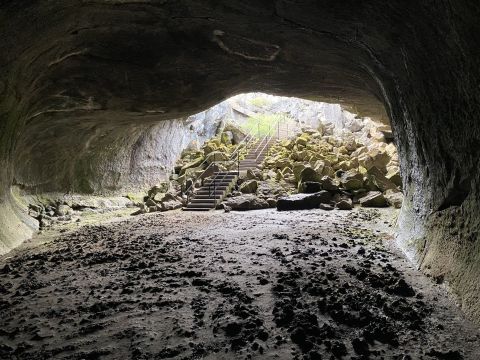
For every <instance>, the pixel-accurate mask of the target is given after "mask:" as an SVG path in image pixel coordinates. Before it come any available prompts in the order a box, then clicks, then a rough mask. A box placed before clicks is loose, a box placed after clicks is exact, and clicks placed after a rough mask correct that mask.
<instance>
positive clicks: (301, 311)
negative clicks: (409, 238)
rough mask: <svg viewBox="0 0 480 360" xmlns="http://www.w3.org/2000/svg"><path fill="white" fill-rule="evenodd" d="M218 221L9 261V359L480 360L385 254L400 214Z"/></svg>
mask: <svg viewBox="0 0 480 360" xmlns="http://www.w3.org/2000/svg"><path fill="white" fill-rule="evenodd" d="M388 211H391V210H388ZM214 214H215V216H213V213H202V214H192V213H184V212H171V213H165V214H159V213H156V214H152V215H145V216H141V217H136V218H132V219H129V220H127V221H122V222H117V223H111V224H106V225H98V226H87V227H83V228H81V229H79V230H77V231H75V232H72V233H66V234H62V235H61V236H59V237H58V239H56V240H55V241H53V242H51V243H48V244H41V245H39V246H37V247H33V248H32V247H31V246H30V247H28V248H26V249H24V250H20V251H16V252H13V253H11V254H9V255H7V256H4V257H3V258H0V272H1V274H0V295H1V298H0V359H170V358H175V359H250V358H253V359H330V358H331V357H338V358H342V357H343V358H345V359H362V358H365V359H366V358H373V359H375V358H385V359H462V358H464V359H480V345H479V344H480V333H479V331H478V330H477V329H475V327H474V326H473V325H472V324H470V323H469V322H468V321H466V320H464V319H463V318H462V315H461V314H460V312H459V311H458V310H457V309H456V308H455V306H453V304H452V302H451V301H450V300H449V299H448V297H447V296H446V293H445V291H444V289H443V288H442V287H441V286H440V285H436V284H433V283H432V282H431V281H430V280H429V279H427V278H425V277H424V276H422V275H421V274H420V273H419V272H417V271H416V270H414V269H413V268H412V267H411V266H410V265H409V264H408V263H407V262H406V261H405V260H404V259H403V258H402V257H401V256H400V255H398V254H396V253H395V252H394V251H391V250H387V248H388V246H385V244H384V242H388V241H389V240H388V239H391V236H390V235H389V232H390V231H391V230H390V229H391V228H389V227H388V226H387V225H386V224H385V222H386V221H385V219H386V216H391V215H392V213H391V212H387V213H380V212H379V211H376V210H370V211H365V210H358V209H357V210H355V211H353V212H339V211H333V212H326V211H322V210H311V211H301V212H283V213H279V212H276V211H274V210H261V211H254V212H247V213H238V212H231V213H223V212H219V211H218V212H215V213H214ZM379 214H382V215H381V216H380V215H379Z"/></svg>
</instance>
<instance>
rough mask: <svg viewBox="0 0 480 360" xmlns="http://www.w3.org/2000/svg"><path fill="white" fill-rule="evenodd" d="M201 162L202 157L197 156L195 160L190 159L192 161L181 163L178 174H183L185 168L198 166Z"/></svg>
mask: <svg viewBox="0 0 480 360" xmlns="http://www.w3.org/2000/svg"><path fill="white" fill-rule="evenodd" d="M202 162H203V157H198V158H196V159H195V160H192V161H190V162H188V163H186V164H185V165H183V166H182V168H181V169H180V173H179V175H183V174H185V172H186V171H187V169H190V168H196V167H199V166H200V165H201V164H202Z"/></svg>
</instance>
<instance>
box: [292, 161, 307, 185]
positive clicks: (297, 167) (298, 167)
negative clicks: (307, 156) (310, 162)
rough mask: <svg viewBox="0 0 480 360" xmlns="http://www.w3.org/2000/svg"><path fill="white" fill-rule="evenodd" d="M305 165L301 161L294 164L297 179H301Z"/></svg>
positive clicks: (293, 168) (293, 169)
mask: <svg viewBox="0 0 480 360" xmlns="http://www.w3.org/2000/svg"><path fill="white" fill-rule="evenodd" d="M305 167H306V166H305V165H304V164H302V163H300V162H297V163H294V164H293V167H292V171H293V175H294V176H295V180H296V181H300V174H301V173H302V171H303V170H304V169H305Z"/></svg>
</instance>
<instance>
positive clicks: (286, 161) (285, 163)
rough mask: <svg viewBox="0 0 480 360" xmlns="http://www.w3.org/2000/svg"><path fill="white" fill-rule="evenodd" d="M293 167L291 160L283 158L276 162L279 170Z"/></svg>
mask: <svg viewBox="0 0 480 360" xmlns="http://www.w3.org/2000/svg"><path fill="white" fill-rule="evenodd" d="M291 166H292V164H291V162H290V160H289V159H285V158H282V159H277V160H276V161H275V167H276V168H277V169H284V168H286V167H291Z"/></svg>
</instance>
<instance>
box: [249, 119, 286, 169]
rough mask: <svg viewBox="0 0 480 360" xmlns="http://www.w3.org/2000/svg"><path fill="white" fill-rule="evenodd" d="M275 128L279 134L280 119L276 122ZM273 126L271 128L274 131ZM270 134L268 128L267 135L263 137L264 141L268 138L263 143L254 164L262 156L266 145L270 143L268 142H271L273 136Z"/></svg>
mask: <svg viewBox="0 0 480 360" xmlns="http://www.w3.org/2000/svg"><path fill="white" fill-rule="evenodd" d="M275 126H276V127H277V128H278V133H280V132H279V131H280V119H278V120H277V122H276V124H275ZM275 126H274V127H273V128H274V129H275ZM271 133H272V129H271V128H270V127H269V129H268V133H267V135H265V137H264V140H267V137H268V140H267V141H265V145H263V147H262V150H260V152H259V153H258V155H257V157H256V158H255V162H256V161H257V160H258V158H259V157H260V155H262V153H263V151H264V150H265V148H266V147H267V145H268V143H269V142H270V140H272V138H273V135H271ZM262 142H263V140H262ZM260 145H261V143H260ZM257 150H258V147H257V149H256V150H255V151H257Z"/></svg>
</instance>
